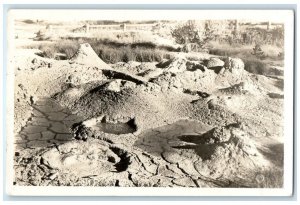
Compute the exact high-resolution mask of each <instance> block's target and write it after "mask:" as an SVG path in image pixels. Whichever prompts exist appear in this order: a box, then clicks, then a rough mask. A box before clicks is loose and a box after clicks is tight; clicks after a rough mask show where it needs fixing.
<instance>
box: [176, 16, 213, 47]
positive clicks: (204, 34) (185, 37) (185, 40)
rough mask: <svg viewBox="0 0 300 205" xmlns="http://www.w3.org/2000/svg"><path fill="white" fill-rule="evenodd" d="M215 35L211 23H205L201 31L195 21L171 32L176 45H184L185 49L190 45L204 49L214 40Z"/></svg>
mask: <svg viewBox="0 0 300 205" xmlns="http://www.w3.org/2000/svg"><path fill="white" fill-rule="evenodd" d="M213 33H214V31H213V29H212V27H211V24H210V23H209V21H208V22H206V23H205V27H204V30H203V31H200V30H199V29H198V28H197V26H196V24H195V23H194V22H193V21H188V22H187V23H186V24H184V25H180V26H177V27H176V28H175V29H173V30H172V31H171V35H172V37H173V38H174V39H175V41H176V43H178V44H181V45H184V47H186V45H189V44H194V45H198V47H200V48H204V46H205V45H206V44H207V43H208V42H209V41H210V40H212V39H213V38H214V34H213ZM197 49H198V48H197ZM187 51H189V49H187ZM197 51H198V50H197Z"/></svg>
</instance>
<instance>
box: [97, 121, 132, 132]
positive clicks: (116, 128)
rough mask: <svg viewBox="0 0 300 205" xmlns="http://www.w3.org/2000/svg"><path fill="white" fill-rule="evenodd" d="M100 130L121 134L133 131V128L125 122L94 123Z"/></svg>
mask: <svg viewBox="0 0 300 205" xmlns="http://www.w3.org/2000/svg"><path fill="white" fill-rule="evenodd" d="M96 126H97V127H98V128H99V129H100V130H101V131H102V132H105V133H110V134H115V135H121V134H128V133H133V132H135V131H136V130H135V128H133V127H132V126H130V125H128V124H127V123H102V122H101V123H98V124H97V125H96Z"/></svg>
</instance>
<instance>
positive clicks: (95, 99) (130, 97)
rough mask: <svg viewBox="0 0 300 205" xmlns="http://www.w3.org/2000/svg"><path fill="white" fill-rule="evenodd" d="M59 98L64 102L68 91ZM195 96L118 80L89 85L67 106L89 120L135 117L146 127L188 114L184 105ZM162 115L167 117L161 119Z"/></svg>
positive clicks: (152, 85) (139, 123)
mask: <svg viewBox="0 0 300 205" xmlns="http://www.w3.org/2000/svg"><path fill="white" fill-rule="evenodd" d="M78 89H80V88H78ZM178 96H180V97H178ZM56 99H57V100H58V101H59V102H60V103H62V104H64V103H65V99H66V96H65V92H64V93H60V94H57V95H56ZM186 99H188V100H186ZM192 99H193V96H190V95H187V94H184V93H180V92H176V93H174V92H173V91H168V92H167V93H162V92H161V89H160V87H159V86H157V85H155V84H153V83H148V84H147V85H144V84H142V85H137V84H134V83H133V82H131V81H125V80H119V79H117V80H111V81H108V82H102V83H100V84H98V85H96V84H95V85H93V86H86V90H85V91H84V92H83V94H82V95H81V96H80V97H79V96H78V97H77V98H76V100H74V101H69V102H68V105H67V106H68V107H69V108H70V109H71V110H73V111H74V112H76V113H77V114H79V115H80V116H83V117H84V118H85V119H91V118H96V117H100V116H107V117H108V116H109V117H108V118H107V119H108V120H111V121H113V120H117V121H118V120H120V119H132V118H135V119H136V122H137V124H138V127H139V128H143V127H152V126H158V125H159V124H161V123H164V121H165V120H171V119H172V118H173V119H176V118H179V117H181V116H186V115H187V114H186V107H184V106H190V105H189V104H190V103H189V101H191V100H192ZM153 110H155V112H153ZM161 115H164V116H165V117H164V118H161Z"/></svg>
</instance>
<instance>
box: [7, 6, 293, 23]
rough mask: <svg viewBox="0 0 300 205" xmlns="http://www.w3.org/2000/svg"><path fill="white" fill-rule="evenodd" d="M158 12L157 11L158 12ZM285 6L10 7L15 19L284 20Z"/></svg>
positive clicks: (65, 20) (56, 20)
mask: <svg viewBox="0 0 300 205" xmlns="http://www.w3.org/2000/svg"><path fill="white" fill-rule="evenodd" d="M154 14H155V15H154ZM292 14H293V13H292V12H291V11H284V10H280V11H279V10H277V11H276V10H256V11H253V10H234V11H231V10H189V11H185V10H180V11H178V10H74V9H72V10H54V9H48V10H47V9H44V10H22V9H19V10H17V9H15V10H10V11H9V16H10V17H13V18H14V19H32V20H37V19H38V20H47V21H51V22H69V21H81V20H116V21H125V20H162V19H166V20H190V19H199V20H201V19H212V20H213V19H240V20H241V21H247V22H257V21H269V20H270V21H272V22H282V19H283V17H284V16H287V15H288V16H292Z"/></svg>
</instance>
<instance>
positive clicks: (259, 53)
mask: <svg viewBox="0 0 300 205" xmlns="http://www.w3.org/2000/svg"><path fill="white" fill-rule="evenodd" d="M251 54H252V55H254V56H256V57H257V58H259V59H265V58H266V55H265V53H264V51H263V50H262V49H261V45H260V44H255V46H254V48H253V52H252V53H251Z"/></svg>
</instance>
